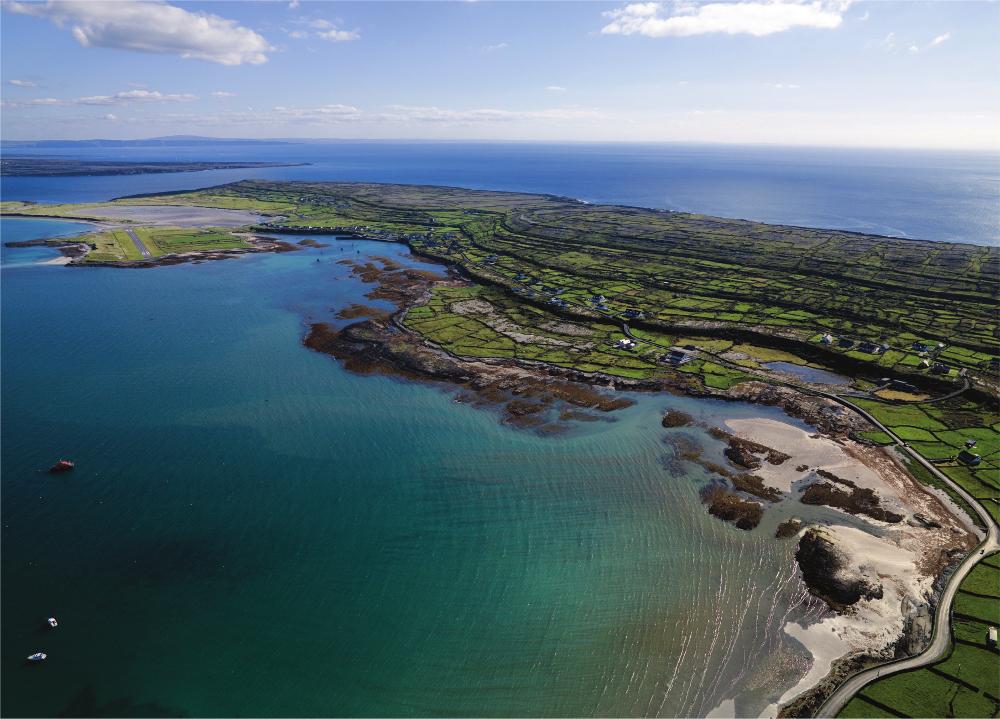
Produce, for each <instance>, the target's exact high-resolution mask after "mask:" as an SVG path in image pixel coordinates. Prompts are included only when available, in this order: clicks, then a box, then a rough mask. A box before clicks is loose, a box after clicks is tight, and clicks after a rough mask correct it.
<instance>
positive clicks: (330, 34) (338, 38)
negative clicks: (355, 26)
mask: <svg viewBox="0 0 1000 719" xmlns="http://www.w3.org/2000/svg"><path fill="white" fill-rule="evenodd" d="M316 35H317V36H319V37H321V38H323V39H324V40H329V41H330V42H350V41H351V40H357V39H358V38H360V37H361V33H360V32H359V31H357V30H337V29H336V28H334V29H333V30H326V31H324V32H319V33H316Z"/></svg>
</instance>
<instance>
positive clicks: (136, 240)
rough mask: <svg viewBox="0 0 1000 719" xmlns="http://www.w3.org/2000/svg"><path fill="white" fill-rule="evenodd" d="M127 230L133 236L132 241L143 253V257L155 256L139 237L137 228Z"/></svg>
mask: <svg viewBox="0 0 1000 719" xmlns="http://www.w3.org/2000/svg"><path fill="white" fill-rule="evenodd" d="M125 231H126V232H127V233H128V236H129V237H131V238H132V242H134V243H135V246H136V247H138V248H139V252H140V253H142V256H143V257H152V256H153V253H152V252H150V251H149V248H148V247H146V245H144V244H143V243H142V240H140V239H139V236H138V235H137V234H135V230H133V229H126V230H125Z"/></svg>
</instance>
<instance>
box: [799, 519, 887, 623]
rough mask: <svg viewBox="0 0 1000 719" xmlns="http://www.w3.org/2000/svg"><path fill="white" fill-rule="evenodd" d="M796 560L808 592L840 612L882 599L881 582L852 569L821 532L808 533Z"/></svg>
mask: <svg viewBox="0 0 1000 719" xmlns="http://www.w3.org/2000/svg"><path fill="white" fill-rule="evenodd" d="M795 559H796V561H797V562H798V563H799V569H800V570H801V572H802V579H803V580H804V581H805V583H806V587H807V588H808V589H809V591H810V592H811V593H812V594H814V595H815V596H817V597H819V598H820V599H822V600H823V601H825V602H826V603H827V604H829V605H830V607H831V608H832V609H834V610H836V611H838V612H843V611H844V610H845V609H846V608H847V607H849V606H851V605H852V604H856V603H857V602H859V601H860V600H862V599H879V598H881V597H882V584H881V582H879V581H878V579H877V578H871V577H868V576H866V575H864V574H862V573H861V571H860V569H858V568H854V567H852V566H851V559H850V557H848V556H847V554H846V553H845V552H844V551H843V550H842V549H840V548H839V547H838V546H837V545H836V544H835V543H834V542H833V540H832V539H831V538H830V536H829V534H828V533H827V532H825V531H823V530H822V529H820V528H817V527H811V528H809V529H807V530H806V532H805V534H803V535H802V537H801V539H799V548H798V551H796V552H795Z"/></svg>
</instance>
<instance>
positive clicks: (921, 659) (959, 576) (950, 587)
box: [622, 322, 1000, 717]
mask: <svg viewBox="0 0 1000 719" xmlns="http://www.w3.org/2000/svg"><path fill="white" fill-rule="evenodd" d="M622 331H623V332H624V333H625V335H626V336H627V337H630V338H631V339H633V340H635V341H636V342H645V343H646V344H650V345H653V346H656V347H664V348H665V346H664V345H661V344H659V343H657V342H653V341H651V340H644V339H642V338H641V337H636V336H635V335H633V334H632V331H631V329H630V328H629V326H628V323H627V322H624V323H622ZM703 353H704V354H709V355H712V356H713V359H716V360H719V361H721V362H722V363H724V364H729V363H728V362H726V361H725V360H722V358H721V357H718V356H717V355H714V354H713V353H711V352H703ZM741 369H742V370H743V371H746V372H747V374H754V373H753V372H752V371H747V370H746V368H741ZM768 379H769V381H772V382H773V381H775V380H774V378H768ZM780 384H785V385H787V386H789V387H793V388H796V389H799V390H801V391H804V392H808V393H810V394H814V395H819V396H821V397H825V398H827V399H830V400H833V401H834V402H837V403H838V404H840V405H841V406H843V407H846V408H847V409H849V410H851V411H852V412H856V413H857V414H860V415H861V416H862V417H864V418H865V419H867V420H868V421H869V422H871V423H872V424H873V425H875V426H876V427H878V428H879V429H880V430H882V431H883V432H885V433H886V434H887V435H888V436H889V437H890V438H891V439H892V441H893V442H894V443H895V444H896V446H897V447H898V448H899V449H900V450H902V451H903V452H906V453H907V454H908V455H910V456H911V457H913V459H914V460H916V461H917V462H919V463H920V464H921V465H922V466H923V467H924V468H925V469H927V471H928V472H930V473H931V474H933V475H934V476H935V477H937V478H938V479H939V480H941V481H942V482H944V483H945V484H946V485H947V486H948V487H951V488H952V489H953V490H955V492H957V493H958V495H959V496H960V497H962V499H964V500H965V501H966V502H968V503H969V506H970V507H972V509H973V510H974V511H975V512H976V514H978V515H979V518H980V519H981V520H982V521H983V524H984V525H985V526H986V537H985V538H984V539H983V541H982V542H980V543H979V545H978V546H977V547H976V548H975V549H974V550H973V551H972V553H971V554H969V555H968V556H967V557H966V558H965V559H964V560H963V561H962V563H961V564H960V565H959V566H958V568H957V569H956V570H955V573H954V574H953V575H952V576H951V577H950V578H949V580H948V584H947V585H946V586H945V588H944V591H943V592H942V593H941V601H940V602H939V603H938V609H937V613H936V614H935V616H934V628H933V631H932V636H931V643H930V645H929V646H928V647H927V649H925V650H924V651H923V652H921V653H920V654H917V655H915V656H912V657H907V658H906V659H901V660H899V661H896V662H891V663H889V664H882V665H880V666H877V667H873V668H871V669H867V670H865V671H862V672H859V673H858V674H855V675H854V676H852V677H851V678H850V679H848V680H847V681H846V682H844V683H843V684H841V685H840V686H839V687H838V688H837V690H836V691H835V692H834V693H833V694H831V695H830V696H829V697H828V698H827V700H826V701H825V702H824V703H823V705H822V706H821V707H820V708H819V711H817V713H816V716H817V717H835V716H837V714H838V713H839V712H840V710H841V709H843V708H844V705H846V704H847V702H849V701H850V700H851V699H852V698H853V697H854V695H855V694H857V693H858V692H860V691H861V690H862V689H863V688H864V687H866V686H867V685H868V684H870V683H871V682H873V681H875V680H876V679H880V678H882V677H887V676H889V675H891V674H896V673H897V672H901V671H905V670H907V669H917V668H919V667H923V666H927V665H928V664H933V663H935V662H938V661H940V660H942V659H944V657H945V656H946V655H947V654H948V652H949V650H950V649H951V605H952V602H954V600H955V594H956V593H957V592H958V586H959V585H960V584H961V583H962V580H963V579H965V577H966V576H968V574H969V572H971V571H972V569H973V567H975V566H976V564H977V563H978V562H979V560H980V559H981V558H982V557H983V556H985V555H987V554H993V553H994V552H996V551H1000V528H998V527H997V525H996V523H995V522H994V521H993V517H991V516H990V513H989V512H987V511H986V508H985V507H983V506H982V505H981V504H980V503H979V502H978V501H976V499H975V498H974V497H973V496H972V495H970V494H969V493H968V492H966V491H965V490H964V489H963V488H962V487H960V486H959V485H958V484H956V483H955V482H953V481H952V480H951V479H950V478H949V477H948V476H947V475H946V474H944V473H943V472H941V470H939V469H938V468H937V467H935V466H934V465H933V464H931V463H930V462H928V461H927V460H926V459H924V458H923V457H922V456H920V455H919V454H918V453H917V452H916V451H914V450H913V449H911V448H910V447H909V446H907V444H906V443H905V442H903V440H901V439H900V438H899V437H897V436H896V434H895V433H894V432H893V431H892V430H890V429H889V428H888V427H886V426H885V425H884V424H882V423H881V422H879V421H878V420H877V419H875V417H873V416H872V415H871V414H870V413H869V412H867V411H865V410H864V409H862V408H861V407H858V406H857V405H855V404H853V403H852V402H850V401H848V400H846V399H844V398H843V397H840V396H839V395H836V394H833V393H832V392H823V391H822V390H816V389H812V388H806V387H801V386H798V385H796V384H794V383H792V382H780ZM967 387H968V383H967V382H966V384H965V387H963V389H962V390H961V391H959V392H956V393H953V394H961V392H962V391H964V390H965V388H967ZM949 396H951V395H949Z"/></svg>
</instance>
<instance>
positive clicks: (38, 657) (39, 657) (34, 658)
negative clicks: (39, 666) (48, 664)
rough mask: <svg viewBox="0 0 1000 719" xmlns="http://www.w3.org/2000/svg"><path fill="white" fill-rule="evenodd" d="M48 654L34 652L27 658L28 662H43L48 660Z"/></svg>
mask: <svg viewBox="0 0 1000 719" xmlns="http://www.w3.org/2000/svg"><path fill="white" fill-rule="evenodd" d="M48 656H49V655H48V654H46V653H45V652H35V653H34V654H32V655H31V656H30V657H28V661H29V662H43V661H45V660H46V659H48Z"/></svg>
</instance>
